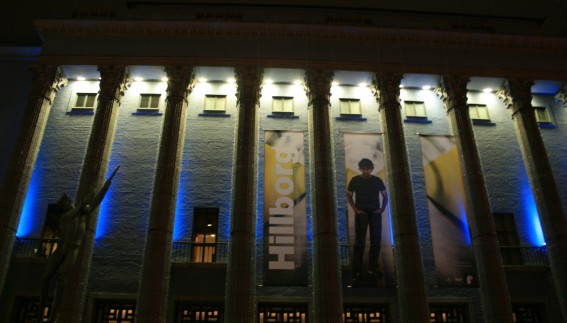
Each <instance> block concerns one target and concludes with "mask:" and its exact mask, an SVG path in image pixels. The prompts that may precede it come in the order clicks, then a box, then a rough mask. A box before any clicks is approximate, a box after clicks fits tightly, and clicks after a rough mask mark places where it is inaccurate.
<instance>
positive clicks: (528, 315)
mask: <svg viewBox="0 0 567 323" xmlns="http://www.w3.org/2000/svg"><path fill="white" fill-rule="evenodd" d="M512 307H513V309H514V310H513V320H514V322H515V323H542V322H544V318H543V317H542V315H541V313H540V308H541V307H540V306H538V305H533V304H523V305H513V306H512Z"/></svg>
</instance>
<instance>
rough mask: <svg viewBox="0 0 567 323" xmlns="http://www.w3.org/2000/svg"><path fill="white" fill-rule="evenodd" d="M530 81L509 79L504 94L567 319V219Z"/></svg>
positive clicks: (565, 319) (565, 318) (564, 316)
mask: <svg viewBox="0 0 567 323" xmlns="http://www.w3.org/2000/svg"><path fill="white" fill-rule="evenodd" d="M532 84H533V82H532V81H526V80H508V82H507V83H506V84H505V86H506V90H505V91H506V92H505V93H504V95H505V98H506V99H507V103H508V105H509V106H510V107H511V108H512V118H513V119H514V126H515V128H516V136H517V137H518V141H519V143H520V149H521V151H522V156H523V159H524V164H525V167H526V171H527V173H528V178H529V181H530V184H531V186H532V192H533V194H534V198H535V202H536V206H537V209H538V212H539V217H540V220H541V223H542V226H543V232H544V235H545V241H546V243H547V251H548V254H549V262H550V265H551V271H552V274H553V279H554V282H555V288H556V289H557V294H558V298H559V302H560V306H561V312H562V314H563V321H564V322H567V257H565V255H566V254H567V220H566V219H565V213H564V211H563V206H562V205H561V198H560V195H559V190H558V189H557V185H556V183H555V179H554V178H553V173H552V171H551V165H550V164H549V159H548V157H547V152H546V150H545V146H544V143H543V139H542V137H541V134H540V132H539V127H538V125H537V122H536V120H535V113H534V108H533V107H532V105H531V99H532V98H531V85H532Z"/></svg>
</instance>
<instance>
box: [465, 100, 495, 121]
mask: <svg viewBox="0 0 567 323" xmlns="http://www.w3.org/2000/svg"><path fill="white" fill-rule="evenodd" d="M469 116H470V117H471V119H472V120H486V121H489V120H490V117H489V116H488V109H487V108H486V105H482V104H469Z"/></svg>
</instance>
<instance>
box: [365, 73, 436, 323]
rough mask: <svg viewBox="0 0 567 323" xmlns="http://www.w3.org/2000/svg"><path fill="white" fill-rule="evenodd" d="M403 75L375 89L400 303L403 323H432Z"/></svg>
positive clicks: (382, 78)
mask: <svg viewBox="0 0 567 323" xmlns="http://www.w3.org/2000/svg"><path fill="white" fill-rule="evenodd" d="M401 79H402V75H401V74H382V73H377V74H376V75H375V78H374V84H373V88H374V90H375V91H376V94H375V95H376V99H377V101H378V103H379V110H380V118H381V123H382V127H383V128H384V155H385V161H386V173H387V176H388V190H389V200H390V212H391V215H392V229H393V234H394V251H395V257H394V259H395V262H396V276H397V280H398V287H397V289H398V302H399V306H400V315H399V316H400V318H401V321H402V322H416V323H417V322H423V323H425V322H429V307H428V304H427V296H426V292H425V279H424V275H423V264H422V262H421V254H420V247H419V235H418V232H417V219H416V213H415V205H414V201H413V189H412V185H411V176H410V169H409V163H408V156H407V149H406V144H405V143H406V141H405V138H404V129H403V125H402V117H401V114H400V109H401V106H400V98H399V97H400V81H401Z"/></svg>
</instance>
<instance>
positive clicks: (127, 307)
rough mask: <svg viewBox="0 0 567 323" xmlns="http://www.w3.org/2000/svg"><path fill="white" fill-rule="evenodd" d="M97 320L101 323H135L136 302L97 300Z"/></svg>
mask: <svg viewBox="0 0 567 323" xmlns="http://www.w3.org/2000/svg"><path fill="white" fill-rule="evenodd" d="M94 311H95V313H94V315H95V320H94V322H100V323H133V322H134V316H135V314H136V301H134V300H112V301H106V300H96V301H95V310H94Z"/></svg>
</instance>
